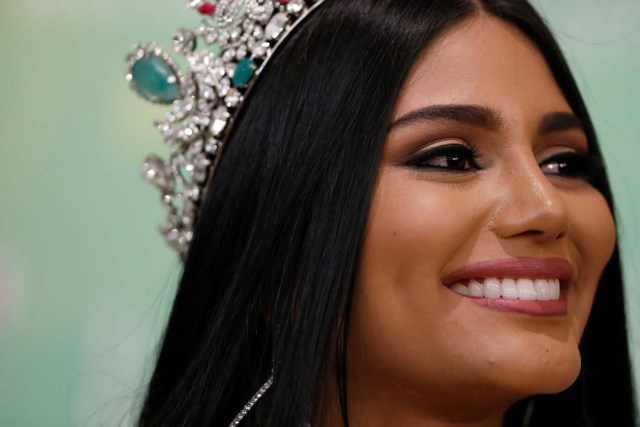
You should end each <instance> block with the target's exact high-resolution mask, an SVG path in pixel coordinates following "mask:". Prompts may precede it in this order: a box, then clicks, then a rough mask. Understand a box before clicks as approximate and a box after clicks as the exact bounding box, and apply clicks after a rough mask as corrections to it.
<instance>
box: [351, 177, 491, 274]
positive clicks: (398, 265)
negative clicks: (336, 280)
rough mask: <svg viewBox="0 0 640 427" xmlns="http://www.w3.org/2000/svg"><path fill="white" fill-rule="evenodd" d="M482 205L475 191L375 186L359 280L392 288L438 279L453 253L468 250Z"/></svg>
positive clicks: (410, 183)
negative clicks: (363, 277)
mask: <svg viewBox="0 0 640 427" xmlns="http://www.w3.org/2000/svg"><path fill="white" fill-rule="evenodd" d="M401 179H402V178H401V177H397V178H391V177H386V178H385V179H383V180H381V182H385V181H386V182H387V183H388V182H393V181H394V180H395V181H399V180H401ZM483 204H486V202H484V201H483V200H482V197H478V196H476V197H475V198H474V196H473V192H470V191H465V190H461V189H458V188H452V186H450V185H443V184H436V183H429V182H421V181H416V180H415V179H412V180H406V184H405V185H401V184H396V185H389V184H387V186H383V187H379V188H378V189H377V192H376V196H375V199H374V201H373V204H372V212H371V218H370V223H369V231H368V233H367V236H366V241H365V246H364V253H363V257H362V263H361V271H362V273H363V276H367V277H368V278H369V279H370V281H372V282H379V283H380V282H384V283H385V284H387V285H392V284H395V285H396V286H403V285H405V284H410V283H423V284H424V283H425V280H431V279H437V278H438V277H440V272H441V271H440V270H441V267H442V266H443V265H444V264H445V263H446V261H447V260H450V259H451V258H452V255H453V254H454V253H457V252H465V251H468V252H470V251H471V250H472V246H473V242H474V240H475V237H477V235H478V234H479V233H480V232H481V230H482V227H483V214H482V213H483V208H482V206H483ZM471 206H473V208H472V209H471V208H469V207H471ZM433 284H434V285H435V284H436V283H433Z"/></svg>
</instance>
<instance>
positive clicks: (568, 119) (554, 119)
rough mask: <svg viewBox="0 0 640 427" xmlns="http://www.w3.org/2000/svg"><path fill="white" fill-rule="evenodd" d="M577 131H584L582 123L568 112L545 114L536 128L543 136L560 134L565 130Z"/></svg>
mask: <svg viewBox="0 0 640 427" xmlns="http://www.w3.org/2000/svg"><path fill="white" fill-rule="evenodd" d="M571 129H577V130H584V123H583V122H582V120H581V119H580V118H579V117H578V116H576V115H575V114H573V113H571V112H568V111H558V112H554V113H549V114H545V115H544V116H543V117H542V120H541V121H540V125H539V126H538V133H539V134H540V135H544V134H546V133H553V132H562V131H566V130H571Z"/></svg>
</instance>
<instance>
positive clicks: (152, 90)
mask: <svg viewBox="0 0 640 427" xmlns="http://www.w3.org/2000/svg"><path fill="white" fill-rule="evenodd" d="M131 81H132V82H133V84H134V87H135V89H136V91H137V92H138V94H140V96H142V97H143V98H145V99H148V100H150V101H153V102H163V103H171V102H173V101H175V100H176V99H178V98H180V86H179V83H178V76H176V75H175V73H174V72H173V71H172V70H171V67H170V66H169V64H167V63H166V62H165V60H164V59H162V58H160V57H159V56H157V55H147V56H145V57H143V58H140V59H138V60H137V61H136V62H135V64H133V67H131Z"/></svg>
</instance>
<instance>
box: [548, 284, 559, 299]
mask: <svg viewBox="0 0 640 427" xmlns="http://www.w3.org/2000/svg"><path fill="white" fill-rule="evenodd" d="M549 283H552V285H551V286H550V288H551V299H555V300H558V299H560V279H553V280H549Z"/></svg>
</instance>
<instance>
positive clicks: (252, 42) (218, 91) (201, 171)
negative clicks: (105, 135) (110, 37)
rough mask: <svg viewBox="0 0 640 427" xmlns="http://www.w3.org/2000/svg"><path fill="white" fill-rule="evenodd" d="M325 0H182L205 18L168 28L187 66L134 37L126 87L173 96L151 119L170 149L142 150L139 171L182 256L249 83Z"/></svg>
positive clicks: (161, 98)
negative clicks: (156, 194) (163, 153)
mask: <svg viewBox="0 0 640 427" xmlns="http://www.w3.org/2000/svg"><path fill="white" fill-rule="evenodd" d="M324 1H326V0H217V2H215V3H212V2H208V1H201V0H187V7H189V8H193V9H195V10H197V11H198V12H199V13H200V14H201V15H202V16H203V20H202V22H201V24H200V25H199V26H198V27H197V28H195V29H193V30H191V29H184V28H182V29H179V30H178V31H177V32H176V34H175V35H174V36H173V50H174V51H175V52H176V53H178V54H180V55H183V56H184V57H185V58H186V64H187V71H186V72H185V73H183V72H182V71H181V70H180V67H179V66H178V64H177V63H176V62H175V61H174V60H173V59H172V58H171V57H170V56H169V55H168V54H167V53H166V52H165V51H164V50H162V49H161V48H159V47H158V46H156V45H155V44H154V43H149V44H146V45H136V46H135V47H134V50H133V52H131V53H130V54H129V55H128V57H127V66H128V70H127V74H126V79H127V81H129V82H130V85H131V88H132V89H133V90H134V91H136V92H137V93H138V95H140V96H141V97H143V98H144V99H146V100H147V101H151V102H154V103H159V104H171V108H170V110H169V111H168V112H167V113H166V115H165V117H164V120H159V121H156V122H155V127H156V129H157V130H158V131H159V132H160V134H161V135H162V136H163V137H164V141H165V143H166V144H167V145H168V146H169V147H170V154H169V157H168V159H167V160H164V159H162V158H161V157H160V156H157V155H155V154H152V155H150V156H148V157H147V158H146V159H145V161H144V164H143V167H142V174H143V177H144V179H145V180H146V181H148V182H149V183H150V184H152V185H153V186H155V187H156V188H158V189H159V190H160V192H161V194H162V197H161V201H162V204H163V205H164V206H165V207H166V208H167V211H168V215H167V221H166V223H164V224H163V225H161V226H160V231H161V233H162V234H163V235H164V237H165V239H166V240H167V242H168V243H169V245H170V246H171V247H173V249H174V250H175V251H176V252H177V253H178V255H179V256H180V257H181V258H183V259H184V256H185V255H186V253H187V250H188V248H189V244H190V242H191V240H192V238H193V225H194V222H195V220H196V218H197V215H198V210H199V208H200V205H201V202H202V200H203V196H204V193H205V192H206V189H207V185H208V182H209V181H210V179H211V176H212V175H213V172H214V170H215V167H216V165H217V163H218V161H219V159H220V154H221V152H222V149H223V147H224V144H225V142H226V140H227V138H228V136H229V135H230V133H231V127H232V124H233V120H234V117H236V115H237V113H238V111H239V110H240V108H241V106H242V103H243V102H244V101H245V99H246V97H247V95H248V92H249V90H250V88H251V87H252V85H253V84H254V83H255V81H256V80H257V78H258V76H259V74H260V72H261V71H262V70H263V69H264V67H265V65H266V64H267V62H268V61H269V59H270V58H271V56H272V55H273V53H274V52H275V51H276V49H277V48H278V46H279V45H280V44H281V43H282V42H283V40H284V39H286V37H287V35H288V34H289V33H290V32H291V31H292V30H293V28H294V27H296V26H297V25H298V24H299V23H300V22H302V21H303V20H304V18H305V17H306V16H307V15H308V14H309V13H311V11H313V10H314V9H315V8H316V7H317V6H319V5H320V4H321V3H323V2H324ZM200 45H202V48H200V49H199V47H200Z"/></svg>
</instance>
